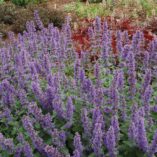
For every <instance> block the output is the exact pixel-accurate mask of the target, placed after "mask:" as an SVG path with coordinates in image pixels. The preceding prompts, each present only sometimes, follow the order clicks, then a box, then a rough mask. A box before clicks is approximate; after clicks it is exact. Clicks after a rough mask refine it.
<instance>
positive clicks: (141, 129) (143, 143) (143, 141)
mask: <svg viewBox="0 0 157 157" xmlns="http://www.w3.org/2000/svg"><path fill="white" fill-rule="evenodd" d="M137 144H138V146H139V148H140V149H141V150H143V151H144V152H147V150H148V141H147V136H146V130H145V125H144V118H143V117H140V118H139V123H138V127H137Z"/></svg>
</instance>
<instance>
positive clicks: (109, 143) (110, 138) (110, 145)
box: [105, 126, 116, 157]
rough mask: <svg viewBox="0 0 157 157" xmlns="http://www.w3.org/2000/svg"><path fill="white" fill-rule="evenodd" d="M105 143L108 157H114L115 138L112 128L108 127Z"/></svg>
mask: <svg viewBox="0 0 157 157" xmlns="http://www.w3.org/2000/svg"><path fill="white" fill-rule="evenodd" d="M105 141H106V147H107V149H108V151H109V155H110V157H116V138H115V133H114V128H113V126H110V128H109V130H108V131H107V133H106V140H105Z"/></svg>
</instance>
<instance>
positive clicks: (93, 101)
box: [0, 11, 157, 157]
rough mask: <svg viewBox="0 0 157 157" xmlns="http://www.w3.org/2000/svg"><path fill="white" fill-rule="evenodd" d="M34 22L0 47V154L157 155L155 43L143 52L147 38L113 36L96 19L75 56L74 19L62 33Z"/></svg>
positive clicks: (55, 156)
mask: <svg viewBox="0 0 157 157" xmlns="http://www.w3.org/2000/svg"><path fill="white" fill-rule="evenodd" d="M34 16H35V19H36V20H35V21H36V24H35V23H34V22H33V21H30V22H27V24H26V25H27V30H26V31H24V32H23V35H21V34H18V36H17V38H15V36H14V34H13V33H9V40H8V41H7V42H3V43H2V47H0V126H2V127H0V155H1V154H2V156H9V155H11V156H13V155H14V156H15V157H20V156H23V155H24V156H26V157H33V156H41V157H87V156H95V157H104V156H106V157H118V156H130V153H133V154H131V155H132V156H134V157H136V156H137V154H140V155H141V157H142V156H148V157H154V155H155V153H156V152H157V149H156V148H157V127H156V126H157V119H156V117H157V107H156V100H157V99H156V97H157V93H156V92H155V91H156V89H157V84H156V81H157V74H156V71H155V70H154V69H155V68H154V67H155V66H156V65H155V64H156V63H155V62H154V59H155V57H156V56H157V40H156V39H154V41H152V43H150V45H149V47H148V48H147V50H145V48H144V47H143V44H142V43H143V42H145V41H144V40H145V39H144V37H143V33H142V32H139V31H137V32H136V33H135V34H134V35H133V38H132V39H130V38H129V36H128V33H127V32H121V31H117V34H116V35H115V34H113V32H112V30H110V29H109V27H108V25H107V23H106V22H104V23H103V24H102V21H101V20H100V18H99V17H96V19H95V23H94V24H93V26H92V27H90V28H89V31H88V33H89V39H90V44H91V49H90V50H89V52H81V54H80V55H78V54H77V53H76V52H75V49H74V46H73V41H72V31H71V28H70V19H69V18H67V20H66V23H65V25H63V27H62V29H60V30H59V29H58V28H56V27H54V26H53V24H49V26H48V27H47V28H45V27H44V26H43V24H42V21H41V20H40V17H39V15H38V12H37V11H35V13H34ZM36 26H37V27H36ZM113 35H114V36H116V40H117V46H116V52H117V53H116V54H115V53H113V52H114V50H113V47H112V42H111V38H112V36H113ZM141 60H142V61H143V62H141Z"/></svg>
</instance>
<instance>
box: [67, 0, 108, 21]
mask: <svg viewBox="0 0 157 157" xmlns="http://www.w3.org/2000/svg"><path fill="white" fill-rule="evenodd" d="M64 9H65V11H67V12H69V11H70V12H75V13H76V14H77V15H78V16H79V17H82V18H85V17H89V18H95V17H96V16H107V15H109V9H107V8H106V7H104V5H102V4H101V3H100V4H93V3H91V4H90V5H85V4H84V3H81V2H76V3H70V4H67V5H65V7H64Z"/></svg>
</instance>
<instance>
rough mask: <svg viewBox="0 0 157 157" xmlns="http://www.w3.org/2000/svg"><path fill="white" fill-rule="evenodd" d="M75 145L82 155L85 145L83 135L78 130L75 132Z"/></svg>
mask: <svg viewBox="0 0 157 157" xmlns="http://www.w3.org/2000/svg"><path fill="white" fill-rule="evenodd" d="M74 147H75V150H76V149H77V150H78V151H79V153H80V155H81V154H82V152H83V146H82V142H81V137H80V135H79V133H78V132H77V133H76V134H75V137H74Z"/></svg>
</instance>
